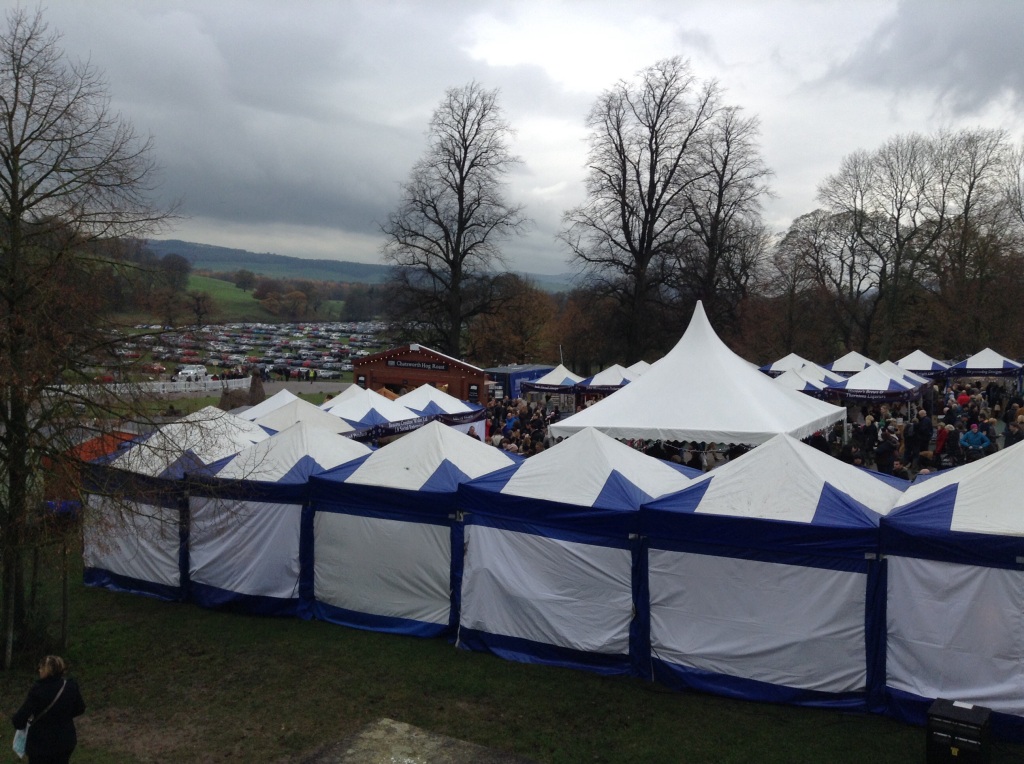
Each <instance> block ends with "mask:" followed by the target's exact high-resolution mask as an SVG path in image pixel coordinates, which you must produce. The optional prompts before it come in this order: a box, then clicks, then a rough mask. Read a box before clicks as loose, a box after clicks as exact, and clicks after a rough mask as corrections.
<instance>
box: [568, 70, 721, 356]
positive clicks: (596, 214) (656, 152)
mask: <svg viewBox="0 0 1024 764" xmlns="http://www.w3.org/2000/svg"><path fill="white" fill-rule="evenodd" d="M719 102H720V94H719V88H718V84H717V83H716V82H714V81H707V82H700V81H698V80H697V78H696V77H695V76H694V74H693V73H692V72H691V70H690V65H689V62H687V61H685V60H683V59H681V58H678V57H676V58H670V59H666V60H663V61H659V62H658V63H656V64H654V65H653V66H651V67H649V68H647V69H645V70H643V71H641V72H640V73H639V74H638V75H637V78H636V79H635V80H634V81H632V82H627V81H624V80H623V81H620V82H618V83H617V84H616V85H615V86H614V87H612V88H611V89H610V90H607V91H605V92H604V93H602V94H601V96H600V97H599V98H598V100H597V103H595V104H594V107H593V109H591V111H590V115H589V116H588V117H587V127H588V128H589V129H590V153H589V158H588V163H589V174H588V176H587V183H586V187H587V201H586V203H584V204H583V205H582V206H580V207H577V208H576V209H573V210H569V211H568V212H566V213H565V216H564V223H565V226H566V227H565V229H564V230H563V232H562V234H561V239H562V240H563V241H564V242H565V243H566V244H567V245H568V246H569V249H570V251H571V253H572V259H573V260H574V261H575V262H576V263H577V264H578V265H579V266H580V267H581V269H582V271H583V272H584V273H586V274H587V275H588V277H589V279H590V281H591V283H592V284H593V285H594V286H595V287H596V288H598V289H599V290H600V291H602V292H603V293H604V294H606V295H609V296H612V297H613V298H614V299H615V302H616V304H617V305H618V308H619V312H620V314H621V325H622V330H623V339H624V342H623V350H624V352H625V353H627V354H628V355H627V356H626V357H627V360H637V359H639V358H641V357H643V355H644V353H645V351H646V350H647V349H648V346H649V345H650V344H651V341H652V336H651V334H652V332H651V329H652V328H653V327H654V326H656V325H657V323H658V322H657V320H656V319H655V314H656V312H657V311H658V309H659V306H660V305H661V304H663V303H664V301H665V298H666V295H665V293H664V283H665V279H666V271H667V268H668V258H669V256H670V255H672V254H674V253H676V252H677V250H678V248H679V246H680V244H681V242H682V240H683V238H684V237H685V235H686V234H687V232H688V225H689V224H690V222H691V221H692V210H690V209H689V208H688V205H687V192H688V191H689V190H690V189H691V188H692V187H693V186H694V184H696V183H697V182H698V181H700V180H702V179H703V178H704V177H705V176H706V175H707V174H708V173H709V172H710V168H708V167H707V165H706V163H705V162H704V161H703V160H704V158H705V157H704V156H703V148H704V147H703V146H702V145H701V141H702V138H703V136H704V135H705V134H706V133H707V132H708V131H709V130H710V129H711V122H712V120H713V119H714V117H715V115H716V113H717V112H718V110H719V108H720V103H719Z"/></svg>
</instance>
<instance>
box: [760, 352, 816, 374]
mask: <svg viewBox="0 0 1024 764" xmlns="http://www.w3.org/2000/svg"><path fill="white" fill-rule="evenodd" d="M809 363H810V361H808V360H807V359H806V358H801V357H800V356H798V355H797V354H796V353H790V354H789V355H786V356H783V357H782V358H780V359H779V360H778V361H775V362H774V363H769V364H765V365H764V366H762V367H760V369H761V371H763V372H764V373H765V374H767V375H768V376H769V377H777V376H779V375H780V374H782V373H783V372H786V371H794V370H797V369H800V368H801V367H803V366H806V365H807V364H809Z"/></svg>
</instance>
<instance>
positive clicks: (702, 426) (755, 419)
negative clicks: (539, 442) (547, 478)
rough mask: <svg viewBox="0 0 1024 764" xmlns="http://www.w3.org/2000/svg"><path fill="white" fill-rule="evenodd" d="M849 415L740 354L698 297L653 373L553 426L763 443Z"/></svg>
mask: <svg viewBox="0 0 1024 764" xmlns="http://www.w3.org/2000/svg"><path fill="white" fill-rule="evenodd" d="M845 417H846V409H845V408H843V407H841V406H833V405H831V404H829V403H825V402H823V401H820V400H817V399H815V398H812V397H810V396H808V395H803V394H802V393H799V392H797V391H795V390H788V389H786V388H785V387H782V386H780V385H776V384H775V383H774V382H773V381H772V379H771V378H770V377H768V376H766V375H765V374H763V373H762V372H760V371H758V370H757V369H756V368H754V367H753V366H751V365H750V364H749V363H747V361H745V360H744V359H742V358H740V356H738V355H736V354H735V353H733V352H732V351H731V350H730V349H729V348H728V347H726V345H725V343H723V342H722V340H721V339H719V337H718V335H716V334H715V332H714V330H713V329H712V328H711V324H710V323H709V321H708V318H707V315H706V314H705V313H704V307H703V305H702V304H701V303H699V302H698V303H697V307H696V308H695V309H694V312H693V318H692V319H691V321H690V325H689V327H687V329H686V333H685V334H684V335H683V337H682V339H680V340H679V342H678V343H677V344H676V346H675V347H674V348H673V349H672V350H671V351H670V352H669V353H668V354H667V355H666V356H665V357H664V358H662V359H661V360H659V361H658V362H657V363H656V364H654V365H653V366H652V367H651V368H650V369H649V370H648V371H647V373H646V374H644V375H643V376H642V377H638V378H637V379H635V380H634V381H632V382H630V383H629V384H628V385H626V386H625V387H623V388H622V389H621V390H619V391H618V392H616V393H615V394H614V395H610V396H608V397H607V398H605V399H604V400H601V401H598V402H597V403H595V404H594V405H593V406H591V407H590V408H587V409H584V410H583V411H581V412H579V413H578V414H574V415H573V416H570V417H568V418H566V419H563V420H561V421H560V422H556V423H554V424H552V425H551V427H550V428H549V430H550V432H551V434H552V435H553V436H555V437H559V436H561V437H566V436H569V435H572V434H573V433H576V432H579V431H581V430H583V429H584V428H586V427H593V428H595V429H597V430H600V431H601V432H603V433H605V434H606V435H610V436H611V437H613V438H644V439H648V440H659V439H660V440H685V441H698V442H714V443H744V444H749V445H755V444H759V443H764V442H765V441H768V440H770V439H771V438H772V437H774V436H775V435H777V434H778V433H780V432H786V433H789V434H790V435H792V436H794V437H796V438H805V437H807V436H808V435H811V434H812V433H814V432H815V431H816V430H820V429H823V428H825V427H827V426H828V425H830V424H832V423H833V422H838V421H842V420H843V419H844V418H845ZM533 458H537V457H533Z"/></svg>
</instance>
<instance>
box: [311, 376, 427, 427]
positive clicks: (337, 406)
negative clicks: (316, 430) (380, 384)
mask: <svg viewBox="0 0 1024 764" xmlns="http://www.w3.org/2000/svg"><path fill="white" fill-rule="evenodd" d="M321 408H322V409H324V410H325V411H327V413H329V414H331V415H332V416H336V417H341V418H342V419H344V420H345V421H346V422H348V423H349V424H350V425H352V427H354V428H355V429H356V430H357V431H359V430H365V431H369V430H372V429H373V428H375V427H376V428H381V429H384V430H387V429H388V428H389V427H394V426H398V425H400V426H401V427H408V428H410V429H414V428H416V427H419V426H420V425H422V424H423V423H424V422H426V419H425V418H423V417H421V416H419V415H418V414H416V413H415V412H413V411H410V410H409V409H407V408H406V407H405V406H403V405H402V404H400V403H397V402H395V401H393V400H390V399H389V398H385V397H384V396H383V395H381V394H380V393H376V392H374V391H373V390H365V389H363V388H362V387H359V385H352V386H351V387H349V388H347V389H346V390H345V391H344V392H343V393H342V394H341V395H338V396H337V397H335V398H331V399H330V400H328V401H325V402H324V403H323V404H322V405H321ZM401 427H399V428H398V429H401Z"/></svg>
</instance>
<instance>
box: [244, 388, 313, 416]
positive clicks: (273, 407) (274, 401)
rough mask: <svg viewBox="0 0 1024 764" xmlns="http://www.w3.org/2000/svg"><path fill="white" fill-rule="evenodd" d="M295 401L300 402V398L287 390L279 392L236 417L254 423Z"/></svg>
mask: <svg viewBox="0 0 1024 764" xmlns="http://www.w3.org/2000/svg"><path fill="white" fill-rule="evenodd" d="M297 400H300V398H299V397H298V396H297V395H295V394H294V393H292V392H290V391H288V390H280V391H279V392H277V393H275V394H274V395H272V396H270V397H269V398H267V399H266V400H264V401H262V402H260V403H257V404H256V405H255V406H250V407H249V408H247V409H246V410H245V411H243V412H241V413H240V414H239V415H238V416H240V417H242V419H248V420H249V421H250V422H254V421H256V420H257V419H259V418H260V417H262V416H266V415H267V414H269V413H270V412H271V411H277V410H278V409H279V408H281V407H282V406H286V405H287V404H289V403H292V402H293V401H297ZM310 405H313V404H310Z"/></svg>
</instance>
